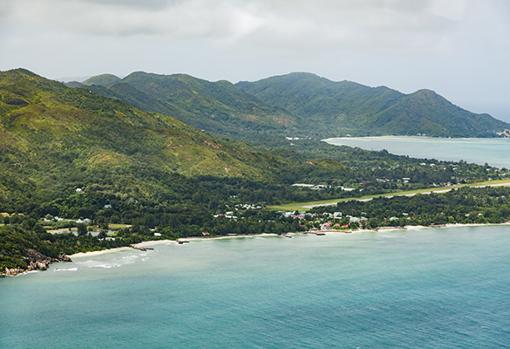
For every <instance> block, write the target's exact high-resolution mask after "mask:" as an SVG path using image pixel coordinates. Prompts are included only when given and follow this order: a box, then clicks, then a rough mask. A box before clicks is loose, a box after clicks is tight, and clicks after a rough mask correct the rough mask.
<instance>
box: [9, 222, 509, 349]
mask: <svg viewBox="0 0 510 349" xmlns="http://www.w3.org/2000/svg"><path fill="white" fill-rule="evenodd" d="M509 263H510V227H502V226H494V227H476V228H448V229H422V230H409V231H386V232H379V233H370V232H364V233H356V234H338V235H332V236H323V237H317V236H305V235H303V236H298V237H295V238H292V239H287V238H263V237H257V238H246V239H231V240H219V241H203V242H192V243H190V244H186V245H179V246H176V245H158V246H156V249H155V250H154V251H148V252H141V251H135V250H130V251H125V252H115V253H109V254H104V255H100V256H90V257H82V258H77V259H76V260H75V262H73V263H67V264H64V263H61V264H56V265H53V266H52V268H51V269H50V270H49V271H46V272H38V273H33V274H29V275H24V276H21V277H17V278H8V279H3V280H0V310H1V311H0V348H70V347H73V348H332V347H339V348H503V347H509V346H510V268H509Z"/></svg>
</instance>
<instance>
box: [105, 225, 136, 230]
mask: <svg viewBox="0 0 510 349" xmlns="http://www.w3.org/2000/svg"><path fill="white" fill-rule="evenodd" d="M126 228H131V224H120V223H109V224H108V229H111V230H121V229H126Z"/></svg>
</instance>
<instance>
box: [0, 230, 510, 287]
mask: <svg viewBox="0 0 510 349" xmlns="http://www.w3.org/2000/svg"><path fill="white" fill-rule="evenodd" d="M490 226H494V227H500V226H501V227H504V226H510V221H509V222H505V223H465V224H464V223H458V224H457V223H449V224H442V225H434V226H424V225H406V226H403V227H392V226H386V227H379V228H375V229H356V230H311V231H302V232H288V233H286V234H275V233H261V234H245V235H242V234H241V235H225V236H213V237H205V236H194V237H189V238H179V239H177V240H169V239H161V240H147V241H142V242H139V243H136V244H132V245H129V246H122V247H115V248H110V249H104V250H98V251H89V252H77V253H74V254H71V255H68V256H65V257H67V258H65V259H63V260H54V261H51V262H49V263H47V265H46V268H41V269H27V270H21V269H19V268H12V269H10V270H11V271H12V272H14V271H15V273H0V278H1V277H18V276H22V275H27V274H31V273H34V272H38V271H45V270H47V268H48V267H49V265H50V264H54V263H58V262H72V259H73V258H78V259H79V258H88V257H94V256H100V255H104V254H109V253H116V252H127V251H131V250H133V249H134V250H144V249H147V250H153V247H154V246H160V245H166V246H170V245H180V244H183V243H191V242H203V241H215V240H228V239H245V238H248V239H253V238H257V237H266V238H267V237H272V238H274V237H294V236H299V235H316V236H328V235H329V236H331V235H338V234H345V235H348V234H355V233H369V232H372V233H380V232H392V231H413V230H424V229H433V228H436V229H445V228H446V229H450V228H476V227H490Z"/></svg>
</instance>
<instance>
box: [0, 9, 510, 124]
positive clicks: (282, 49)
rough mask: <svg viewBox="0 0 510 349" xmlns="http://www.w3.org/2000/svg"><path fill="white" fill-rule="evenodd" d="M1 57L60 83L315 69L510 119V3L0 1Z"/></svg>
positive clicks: (2, 64) (0, 65)
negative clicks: (148, 74)
mask: <svg viewBox="0 0 510 349" xmlns="http://www.w3.org/2000/svg"><path fill="white" fill-rule="evenodd" d="M0 51H1V52H2V54H1V55H0V69H7V68H12V67H17V66H25V67H27V68H30V69H33V70H36V71H37V72H39V73H41V74H45V75H49V76H50V77H60V76H76V75H78V76H82V75H89V74H95V73H99V72H113V73H117V74H120V75H122V74H127V73H129V72H130V71H133V70H152V71H156V72H161V73H173V72H177V71H181V72H187V73H191V74H194V75H198V76H201V77H204V78H209V79H222V78H227V79H230V80H240V79H256V78H260V77H263V76H267V75H272V74H276V73H285V72H289V71H295V70H300V71H313V72H316V73H319V74H321V75H324V76H327V77H330V78H333V79H351V80H356V81H359V82H362V83H367V84H371V85H382V84H384V85H389V86H392V87H395V88H398V89H401V90H403V91H405V92H408V91H412V90H415V89H418V88H423V87H427V88H433V89H436V90H438V92H440V93H442V94H445V95H446V96H447V97H449V98H451V99H453V101H454V102H457V103H459V104H461V105H464V106H467V107H469V108H472V109H475V110H477V111H489V112H491V111H493V110H494V111H495V113H497V115H499V116H503V117H505V116H506V114H508V118H509V119H510V105H508V102H507V96H508V94H510V90H509V87H508V86H507V82H506V80H507V78H508V76H510V68H509V67H508V62H509V61H510V2H508V1H507V0H483V1H482V0H448V1H443V0H315V1H309V0H293V1H289V0H216V1H210V0H145V1H141V0H16V1H11V0H0ZM493 106H497V107H494V109H492V107H493Z"/></svg>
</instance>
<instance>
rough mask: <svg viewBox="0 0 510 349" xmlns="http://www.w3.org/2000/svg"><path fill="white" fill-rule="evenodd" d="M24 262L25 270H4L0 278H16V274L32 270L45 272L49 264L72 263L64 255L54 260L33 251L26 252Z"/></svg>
mask: <svg viewBox="0 0 510 349" xmlns="http://www.w3.org/2000/svg"><path fill="white" fill-rule="evenodd" d="M25 260H26V262H27V266H26V267H25V268H5V270H4V271H3V272H0V277H2V276H16V275H18V274H22V273H25V272H27V271H33V270H47V269H48V268H49V266H50V264H51V263H53V262H72V261H71V258H69V256H67V255H65V254H61V255H59V256H58V257H56V258H52V257H48V256H46V255H44V254H42V253H41V252H39V251H36V250H33V249H28V250H27V255H26V257H25Z"/></svg>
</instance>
